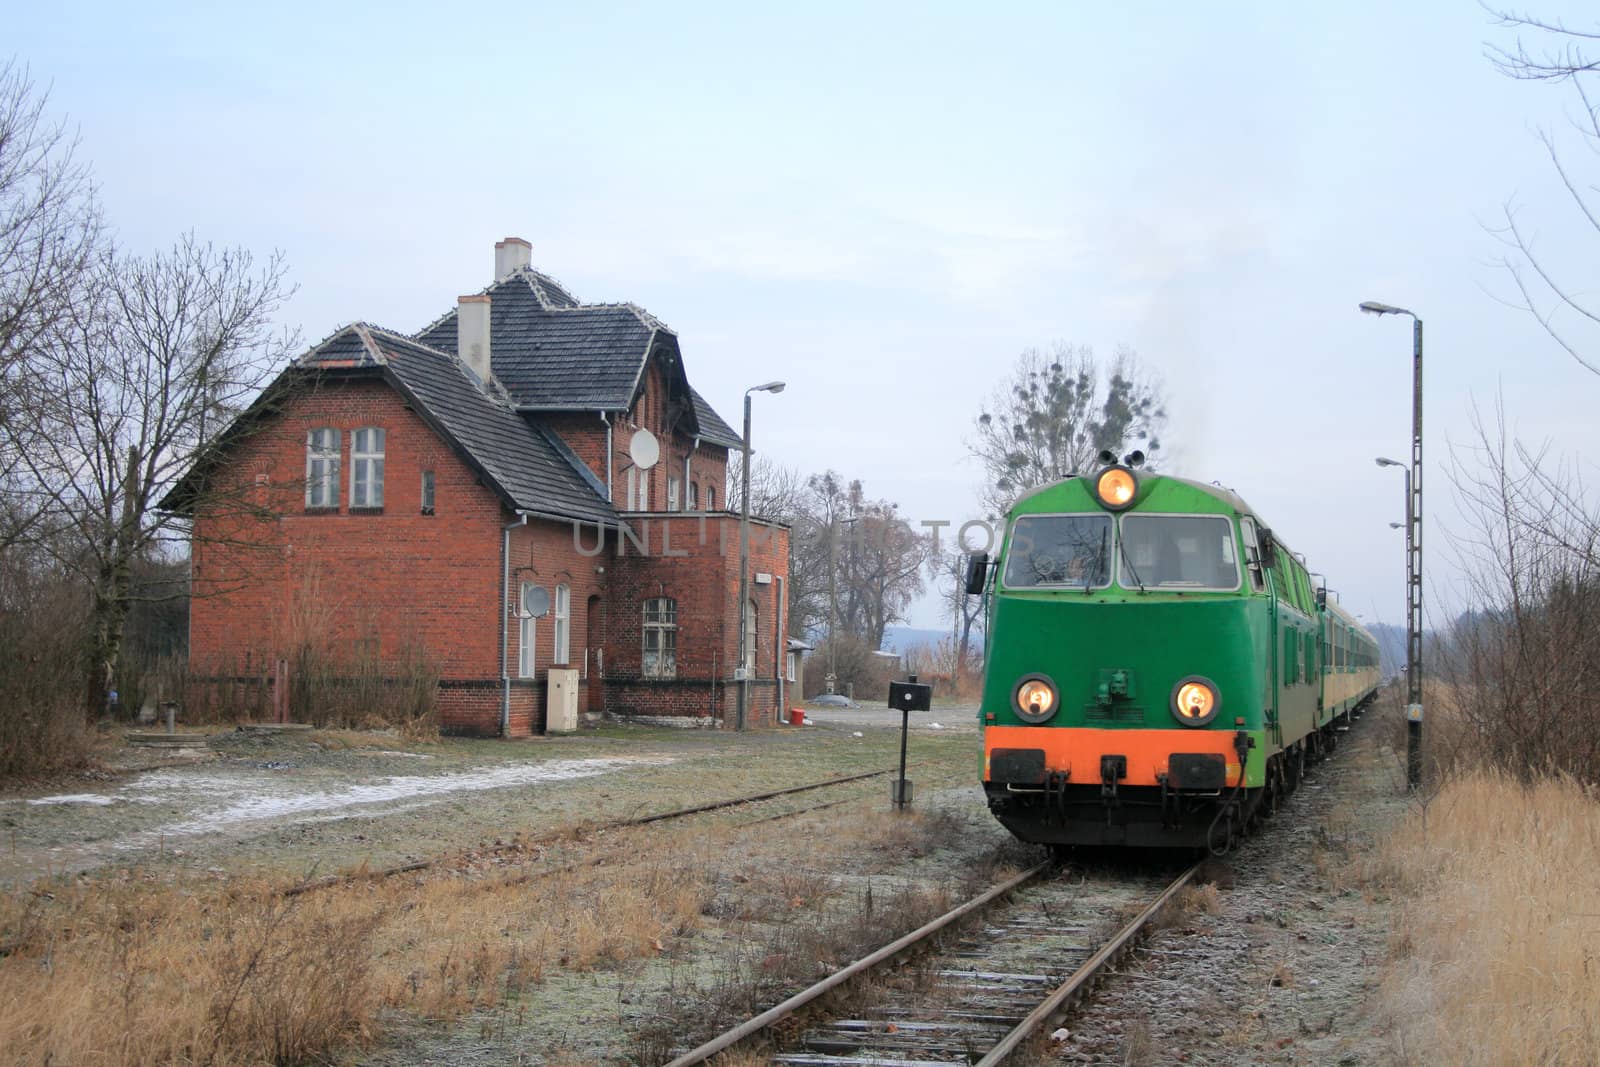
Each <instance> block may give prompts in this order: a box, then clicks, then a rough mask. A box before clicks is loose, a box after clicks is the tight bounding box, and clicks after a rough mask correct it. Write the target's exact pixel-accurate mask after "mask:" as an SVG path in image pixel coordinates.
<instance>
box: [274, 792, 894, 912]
mask: <svg viewBox="0 0 1600 1067" xmlns="http://www.w3.org/2000/svg"><path fill="white" fill-rule="evenodd" d="M892 773H894V768H893V767H890V768H888V769H886V770H881V771H865V772H863V773H861V774H852V775H848V776H846V777H844V778H829V779H827V780H826V781H822V782H810V783H807V784H806V785H794V786H789V787H788V788H785V789H773V790H769V791H768V792H765V793H753V794H751V795H749V796H742V797H733V798H731V799H728V800H715V801H712V802H711V803H709V804H697V805H695V806H694V807H691V808H676V809H674V810H672V811H663V812H658V813H656V814H654V815H641V816H639V817H637V818H631V819H612V820H610V821H608V822H603V823H598V824H596V825H594V826H584V827H578V828H577V829H580V830H583V831H586V832H590V833H598V832H602V831H605V830H626V829H628V828H629V827H633V826H647V825H649V824H650V823H655V822H664V821H666V820H668V819H681V818H684V817H685V816H688V815H700V814H702V813H704V812H708V811H720V810H721V809H723V808H736V807H739V806H741V805H744V804H757V803H760V802H761V801H763V800H772V799H774V798H776V797H783V796H789V795H790V794H792V793H806V792H810V791H811V790H814V789H827V788H830V787H832V786H836V785H848V784H849V783H851V782H860V781H863V780H865V779H867V778H881V777H882V776H884V775H886V774H892ZM824 806H826V805H824ZM805 810H810V809H802V811H805ZM801 813H802V812H786V813H785V814H795V815H798V814H801ZM752 825H753V824H752ZM562 836H564V834H562V833H553V834H545V835H542V836H540V837H537V838H534V839H533V841H531V842H529V843H530V844H537V843H539V842H543V841H555V840H559V839H560V838H561V837H562ZM511 847H513V846H499V847H495V848H489V849H484V850H482V852H473V853H471V854H472V855H489V856H493V855H498V854H500V853H502V852H505V851H508V849H509V848H511ZM463 854H464V853H452V854H450V855H448V856H435V857H434V858H433V859H426V860H416V861H414V862H411V863H402V864H400V865H399V866H396V867H384V868H382V869H380V870H376V871H358V872H355V873H352V874H330V875H328V876H327V877H325V878H319V879H317V880H316V881H312V882H298V883H296V884H294V885H291V886H287V887H285V888H284V889H283V890H281V891H280V895H281V896H285V897H297V896H299V895H301V894H302V893H312V892H315V891H316V890H319V889H332V888H334V887H335V886H341V885H347V884H350V883H353V882H358V881H377V880H380V879H384V878H393V877H394V876H396V875H399V874H410V873H412V872H413V871H426V870H431V869H433V868H434V867H438V866H440V865H441V864H443V863H446V862H449V861H450V860H452V859H458V858H460V856H462V855H463Z"/></svg>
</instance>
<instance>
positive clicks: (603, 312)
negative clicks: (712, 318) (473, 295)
mask: <svg viewBox="0 0 1600 1067" xmlns="http://www.w3.org/2000/svg"><path fill="white" fill-rule="evenodd" d="M484 291H485V292H486V293H487V294H488V296H489V299H490V305H489V338H490V342H489V347H490V352H491V354H492V359H493V360H494V376H495V378H496V379H497V380H498V381H499V382H500V384H502V385H504V386H505V388H506V391H507V392H508V393H510V394H511V397H512V399H513V400H514V401H515V402H516V404H517V406H518V407H521V408H533V409H539V408H544V409H549V410H568V411H571V410H590V411H625V410H627V409H628V408H629V407H630V406H631V405H632V403H633V391H634V387H635V386H636V385H637V384H638V381H639V372H640V370H641V369H642V368H643V366H644V360H645V356H646V355H647V354H648V352H649V350H650V344H651V341H652V339H653V338H654V336H655V334H656V333H657V332H658V331H659V332H666V333H671V331H670V330H667V329H666V327H665V326H663V325H662V324H661V323H660V322H659V321H658V320H656V319H655V318H654V317H653V316H651V315H650V314H649V313H647V312H645V311H643V310H642V309H640V308H636V307H634V306H633V305H631V304H579V303H578V302H577V301H576V300H573V298H572V296H571V294H569V293H568V292H567V291H566V290H565V289H562V288H561V287H560V286H558V285H556V283H555V282H553V281H551V280H550V279H549V278H547V277H545V276H544V275H542V274H540V273H538V272H537V271H531V270H520V271H518V272H517V273H515V274H513V275H511V277H509V278H507V279H505V280H504V281H501V282H497V283H495V284H494V285H491V286H489V288H488V289H486V290H484ZM417 339H418V340H419V341H421V342H423V343H424V344H426V345H430V346H431V347H433V348H437V349H440V350H442V351H445V352H454V351H455V350H456V313H455V312H454V311H451V312H449V313H448V314H446V315H445V316H444V317H443V318H441V319H439V320H438V321H436V322H434V323H433V324H432V325H430V326H428V327H427V328H426V329H425V330H423V331H422V332H421V333H420V334H418V335H417Z"/></svg>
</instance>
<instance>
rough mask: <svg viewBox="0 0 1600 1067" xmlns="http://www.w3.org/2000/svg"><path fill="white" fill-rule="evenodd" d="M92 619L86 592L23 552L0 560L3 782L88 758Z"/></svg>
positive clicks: (0, 758) (13, 552)
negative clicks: (86, 687)
mask: <svg viewBox="0 0 1600 1067" xmlns="http://www.w3.org/2000/svg"><path fill="white" fill-rule="evenodd" d="M87 618H88V599H87V596H86V595H85V591H84V590H83V589H82V588H81V587H80V586H79V585H77V584H75V583H73V582H71V581H69V580H67V579H66V578H64V577H63V576H61V575H60V574H58V573H56V572H55V571H54V570H53V569H52V568H50V567H49V566H48V565H47V564H45V563H44V561H41V560H40V559H38V558H37V557H35V556H32V555H31V554H29V553H27V552H25V551H24V550H22V549H20V548H18V547H16V546H13V547H12V548H10V549H7V550H6V551H5V553H4V555H3V556H0V778H4V777H14V776H22V775H38V774H48V773H51V772H53V771H58V770H63V769H66V768H68V767H72V766H76V765H79V764H81V763H83V762H84V761H85V760H86V759H87V758H88V754H89V747H90V735H89V732H88V730H87V728H86V719H85V717H84V713H83V703H82V689H81V687H80V684H79V683H80V679H81V678H82V674H81V671H80V670H79V668H81V667H82V666H83V665H84V664H86V663H87V662H88V661H87V658H86V654H87V648H86V646H85V644H84V641H83V635H84V633H85V623H86V620H87Z"/></svg>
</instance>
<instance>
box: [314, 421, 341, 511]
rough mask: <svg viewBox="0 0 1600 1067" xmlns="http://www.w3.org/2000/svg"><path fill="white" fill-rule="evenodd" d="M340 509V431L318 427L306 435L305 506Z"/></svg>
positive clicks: (327, 427)
mask: <svg viewBox="0 0 1600 1067" xmlns="http://www.w3.org/2000/svg"><path fill="white" fill-rule="evenodd" d="M338 506H339V431H338V430H336V429H334V428H333V427H332V426H319V427H317V428H316V429H315V430H311V431H309V432H308V433H307V434H306V507H308V508H336V507H338Z"/></svg>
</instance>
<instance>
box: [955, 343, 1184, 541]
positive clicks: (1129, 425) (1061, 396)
mask: <svg viewBox="0 0 1600 1067" xmlns="http://www.w3.org/2000/svg"><path fill="white" fill-rule="evenodd" d="M1166 417H1167V413H1166V409H1165V408H1164V407H1163V406H1162V400H1161V390H1160V387H1159V386H1158V385H1157V384H1156V383H1155V382H1154V381H1152V380H1150V379H1149V378H1148V376H1146V375H1145V374H1144V373H1143V372H1142V371H1141V369H1140V368H1139V364H1138V359H1137V357H1136V356H1135V355H1134V353H1133V352H1132V350H1131V349H1127V348H1119V349H1118V350H1117V354H1116V357H1115V358H1114V359H1113V360H1112V361H1111V362H1110V363H1109V364H1106V365H1104V366H1102V365H1101V363H1100V362H1099V361H1098V360H1097V359H1096V358H1095V355H1094V350H1093V349H1092V348H1090V347H1089V346H1087V345H1077V346H1073V345H1068V344H1064V343H1061V342H1057V343H1056V345H1055V346H1054V347H1053V348H1052V349H1051V350H1050V351H1049V352H1048V353H1046V352H1042V351H1040V350H1039V349H1037V348H1030V349H1028V350H1027V351H1025V352H1023V353H1022V355H1021V357H1020V358H1018V360H1017V363H1016V366H1015V368H1014V369H1013V371H1012V374H1011V377H1010V378H1009V379H1008V380H1007V381H1006V382H1005V383H1004V385H1002V386H1001V387H1000V388H999V389H998V390H997V391H996V392H995V394H994V396H993V397H992V398H991V399H990V400H989V403H988V404H987V405H985V406H984V407H983V408H982V410H980V412H979V414H978V418H977V421H976V424H975V429H976V435H975V436H974V437H972V438H970V439H969V440H968V442H967V448H968V451H969V452H970V453H971V454H972V455H973V456H976V457H977V459H978V460H979V461H980V462H981V463H982V464H983V469H984V475H985V481H984V485H983V489H982V502H983V505H984V507H985V508H987V509H989V511H990V513H991V514H996V515H998V514H1003V513H1004V512H1005V511H1006V510H1007V509H1008V508H1009V507H1010V506H1011V503H1012V501H1014V500H1015V499H1016V498H1017V497H1018V496H1019V495H1020V494H1021V493H1022V492H1023V491H1024V490H1027V489H1029V488H1032V487H1033V486H1036V485H1044V484H1046V483H1048V482H1053V481H1056V480H1058V479H1061V478H1065V477H1068V476H1069V475H1072V474H1076V473H1080V472H1084V471H1088V470H1089V469H1090V468H1091V467H1092V465H1093V464H1094V461H1095V457H1096V456H1097V455H1098V454H1099V453H1100V451H1101V450H1102V449H1110V450H1112V451H1113V452H1116V453H1117V454H1118V455H1121V454H1122V452H1123V450H1124V449H1125V448H1126V449H1131V448H1134V447H1138V448H1141V449H1143V450H1144V452H1145V453H1146V454H1147V455H1150V456H1153V455H1154V454H1155V452H1156V451H1157V450H1158V449H1160V447H1161V442H1160V437H1159V435H1160V432H1161V428H1162V426H1163V425H1165V423H1166Z"/></svg>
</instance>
